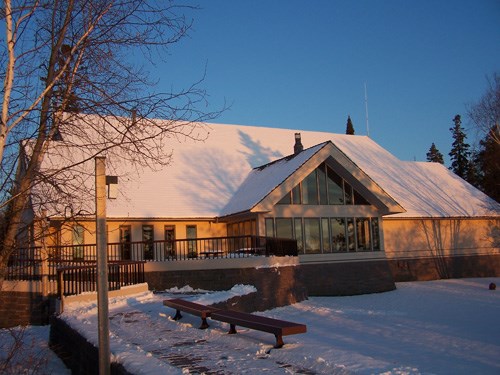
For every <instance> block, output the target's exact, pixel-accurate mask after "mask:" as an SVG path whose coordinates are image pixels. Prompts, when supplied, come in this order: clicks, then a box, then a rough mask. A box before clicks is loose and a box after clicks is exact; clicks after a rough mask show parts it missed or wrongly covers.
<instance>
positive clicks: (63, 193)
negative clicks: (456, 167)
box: [28, 115, 500, 295]
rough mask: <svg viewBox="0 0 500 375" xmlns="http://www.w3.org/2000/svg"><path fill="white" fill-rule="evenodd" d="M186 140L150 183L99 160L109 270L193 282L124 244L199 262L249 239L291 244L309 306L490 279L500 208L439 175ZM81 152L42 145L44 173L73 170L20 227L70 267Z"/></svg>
mask: <svg viewBox="0 0 500 375" xmlns="http://www.w3.org/2000/svg"><path fill="white" fill-rule="evenodd" d="M89 119H90V120H89ZM83 120H84V121H83ZM78 121H83V123H88V122H92V121H94V122H95V123H99V122H100V121H102V120H100V119H98V118H94V117H92V116H86V115H81V116H80V120H78ZM78 121H77V122H76V123H75V126H76V125H78ZM96 126H101V125H99V124H97V125H96ZM102 126H104V125H102ZM196 131H197V132H201V133H200V134H201V136H197V137H195V138H198V139H199V138H202V139H203V140H202V141H200V140H193V139H192V137H190V136H183V135H182V134H180V133H178V134H173V137H170V138H168V137H167V138H165V139H164V140H162V145H164V150H163V151H165V152H167V153H169V152H171V153H172V158H171V160H170V164H169V165H157V166H156V168H154V169H151V168H146V167H144V168H137V165H136V166H134V167H133V168H132V167H131V164H130V163H129V162H128V161H127V157H126V156H122V155H120V154H118V153H112V152H110V153H108V155H107V164H108V171H109V173H110V174H112V175H114V176H117V181H118V190H117V196H116V198H114V199H109V200H108V204H107V220H108V221H107V225H108V227H107V232H108V233H107V235H108V243H111V244H113V243H115V244H121V247H120V251H119V252H117V254H118V255H117V256H118V257H119V258H120V259H145V260H150V261H157V262H156V264H155V265H151V266H150V267H151V269H150V270H151V272H153V271H154V272H163V271H173V270H182V271H185V272H188V273H190V274H192V270H193V269H206V267H209V266H207V262H204V263H203V265H200V262H198V263H196V262H191V263H189V265H187V266H184V267H185V268H182V269H180V268H175V267H179V264H180V263H177V265H176V266H174V265H173V263H174V262H168V260H169V256H170V255H172V256H174V255H175V252H176V251H179V250H178V249H174V248H169V249H168V251H166V250H167V249H165V248H162V250H161V251H156V249H155V248H154V247H153V246H152V245H151V246H149V247H148V246H147V245H146V246H144V245H142V247H141V248H140V251H133V250H131V248H127V247H126V246H125V247H124V246H123V244H127V243H134V242H140V243H142V244H144V243H146V244H147V243H152V242H154V241H163V242H164V243H166V242H170V241H172V240H174V239H177V240H180V239H186V240H187V241H188V245H187V246H188V247H189V246H191V247H189V249H188V250H189V251H190V252H191V253H196V251H199V249H195V248H193V246H194V245H192V244H194V243H195V242H193V241H194V240H197V239H199V238H207V239H209V238H219V237H227V236H243V235H248V236H249V235H252V236H268V237H279V238H292V239H296V240H297V246H298V251H299V256H298V264H299V265H300V270H301V277H302V278H303V279H304V280H305V284H306V286H307V289H308V291H309V294H313V295H314V294H315V295H331V294H355V293H363V292H372V291H381V290H389V289H390V288H391V285H392V286H393V285H394V280H396V281H401V280H419V279H420V280H422V279H436V278H447V277H466V276H491V275H496V276H498V275H499V274H500V205H499V204H498V203H497V202H495V201H494V200H492V199H490V198H489V197H487V196H486V195H484V194H483V193H482V192H480V191H479V190H477V189H475V188H474V187H473V186H471V185H470V184H468V183H467V182H465V181H464V180H462V179H461V178H459V177H457V176H456V175H454V174H453V173H452V172H450V171H449V170H448V169H446V168H445V167H444V166H443V165H441V164H436V163H424V162H407V161H401V160H399V159H397V158H396V157H395V156H393V155H392V154H390V153H389V152H388V151H387V150H385V149H384V148H382V147H381V146H380V145H378V144H377V143H375V142H374V141H373V140H372V139H371V138H369V137H367V136H356V135H344V134H333V133H324V132H313V131H304V130H288V129H277V128H266V127H252V126H241V125H222V124H200V126H199V127H198V128H196ZM82 142H84V141H83V140H80V139H79V138H78V137H69V136H65V134H61V140H59V141H55V142H54V143H53V146H52V147H51V149H50V150H49V152H48V154H47V157H46V160H45V162H44V167H43V168H45V169H46V170H49V169H50V168H53V167H54V166H58V167H60V166H61V165H72V164H74V163H75V161H82V163H80V164H78V165H76V166H74V167H71V168H69V169H68V170H66V171H65V172H64V173H62V174H59V175H58V176H57V178H58V179H59V180H60V181H64V184H61V185H60V186H58V185H57V183H51V184H42V185H39V186H38V187H37V189H36V190H35V191H34V194H33V199H32V204H33V206H32V210H31V212H30V215H28V217H30V218H32V219H34V222H35V223H43V225H38V226H36V227H37V228H38V229H34V231H36V230H41V227H43V228H42V230H43V231H45V232H46V233H48V232H50V233H51V235H50V241H51V242H50V243H51V244H52V245H57V247H58V248H59V249H62V248H64V246H67V245H72V246H70V247H68V248H67V249H68V251H70V252H71V253H69V254H68V253H66V254H65V256H69V257H73V258H74V259H83V258H86V257H88V256H92V254H90V253H89V251H90V252H91V251H92V250H89V249H88V248H87V247H86V245H87V244H93V243H95V242H96V240H95V229H94V228H95V224H94V218H93V213H94V210H95V209H94V198H93V189H92V187H93V184H94V177H93V165H94V164H93V158H92V157H93V155H94V154H93V152H92V150H89V149H85V148H82V147H81V144H80V143H82ZM139 151H140V150H139ZM82 187H84V189H82ZM75 192H78V194H76V196H77V197H78V198H79V199H74V198H75ZM48 197H49V199H47V198H48ZM70 198H71V199H70ZM42 201H43V202H45V203H44V205H43V206H40V205H38V203H39V202H42ZM189 241H191V242H189ZM190 244H191V245H190ZM242 246H243V245H242ZM242 248H244V246H243V247H242ZM124 249H125V250H124ZM195 255H196V254H195ZM151 263H153V262H151ZM158 263H165V264H167V265H166V266H164V268H161V267H160V266H159V265H158ZM214 264H216V263H215V262H214V263H211V265H210V267H214V266H213V265H214ZM233 267H234V266H233Z"/></svg>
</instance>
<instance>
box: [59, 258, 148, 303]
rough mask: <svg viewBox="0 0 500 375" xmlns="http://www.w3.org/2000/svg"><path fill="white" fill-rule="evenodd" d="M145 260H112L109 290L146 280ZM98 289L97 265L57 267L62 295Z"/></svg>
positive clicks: (109, 267) (109, 266) (109, 269)
mask: <svg viewBox="0 0 500 375" xmlns="http://www.w3.org/2000/svg"><path fill="white" fill-rule="evenodd" d="M144 263H145V262H110V263H109V264H108V290H119V289H120V288H121V287H122V286H127V285H134V284H141V283H143V282H144ZM95 291H97V267H96V265H95V264H94V265H93V266H91V265H87V266H68V267H61V268H58V269H57V294H58V295H59V296H60V297H63V296H69V295H74V294H80V293H83V292H95Z"/></svg>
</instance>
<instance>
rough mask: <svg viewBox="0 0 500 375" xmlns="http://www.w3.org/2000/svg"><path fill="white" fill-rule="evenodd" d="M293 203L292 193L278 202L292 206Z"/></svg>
mask: <svg viewBox="0 0 500 375" xmlns="http://www.w3.org/2000/svg"><path fill="white" fill-rule="evenodd" d="M291 203H292V192H291V191H289V192H288V193H287V194H286V195H285V196H284V197H283V198H281V200H280V201H279V202H278V204H291Z"/></svg>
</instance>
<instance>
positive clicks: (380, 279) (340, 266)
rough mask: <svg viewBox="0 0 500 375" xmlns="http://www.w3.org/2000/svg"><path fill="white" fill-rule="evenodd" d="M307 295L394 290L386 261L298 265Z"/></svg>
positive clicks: (341, 294) (334, 294)
mask: <svg viewBox="0 0 500 375" xmlns="http://www.w3.org/2000/svg"><path fill="white" fill-rule="evenodd" d="M301 269H302V274H303V277H304V284H305V287H306V289H307V293H308V295H309V296H347V295H356V294H368V293H378V292H387V291H390V290H394V289H396V285H395V284H394V279H393V277H392V274H391V270H390V268H389V264H388V263H387V261H386V260H377V261H362V262H345V263H342V262H340V263H315V264H304V265H302V266H301Z"/></svg>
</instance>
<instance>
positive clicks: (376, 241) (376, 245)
mask: <svg viewBox="0 0 500 375" xmlns="http://www.w3.org/2000/svg"><path fill="white" fill-rule="evenodd" d="M370 222H371V226H372V244H373V250H380V232H379V227H378V219H377V218H375V217H372V218H371V220H370Z"/></svg>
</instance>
